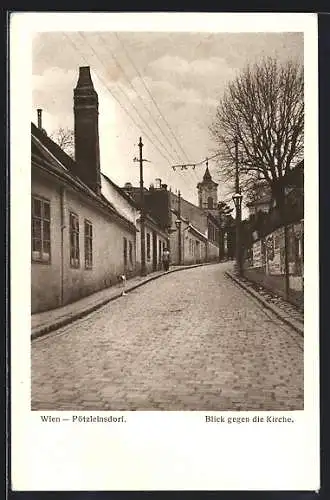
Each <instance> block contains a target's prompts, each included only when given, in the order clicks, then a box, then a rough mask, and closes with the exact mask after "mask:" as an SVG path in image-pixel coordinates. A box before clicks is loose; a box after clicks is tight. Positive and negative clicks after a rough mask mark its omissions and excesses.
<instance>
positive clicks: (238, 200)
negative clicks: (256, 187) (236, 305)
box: [234, 136, 242, 275]
mask: <svg viewBox="0 0 330 500" xmlns="http://www.w3.org/2000/svg"><path fill="white" fill-rule="evenodd" d="M234 203H235V207H236V265H237V272H238V274H239V275H241V274H242V251H241V234H240V232H241V203H242V195H241V191H240V187H239V174H238V137H237V136H236V137H235V196H234Z"/></svg>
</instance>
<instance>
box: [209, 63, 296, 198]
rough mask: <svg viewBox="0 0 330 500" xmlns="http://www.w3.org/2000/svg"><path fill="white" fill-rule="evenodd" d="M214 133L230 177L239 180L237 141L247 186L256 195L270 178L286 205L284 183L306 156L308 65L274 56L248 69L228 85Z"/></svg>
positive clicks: (226, 176) (224, 173)
mask: <svg viewBox="0 0 330 500" xmlns="http://www.w3.org/2000/svg"><path fill="white" fill-rule="evenodd" d="M210 131H211V134H212V136H213V138H214V139H215V141H216V143H217V145H218V147H219V150H220V152H221V154H220V156H219V159H220V162H221V163H220V165H221V172H220V173H221V174H222V176H223V177H224V179H225V180H231V179H233V178H234V172H235V139H236V138H237V140H238V159H239V172H240V180H241V186H242V188H243V189H244V190H245V191H246V192H247V193H249V194H251V193H253V191H254V186H255V184H256V180H260V179H264V180H265V181H266V182H267V183H268V185H269V187H270V190H271V193H272V196H273V198H274V199H275V200H276V202H277V204H278V206H279V207H282V205H283V203H284V189H283V188H284V186H283V181H282V179H283V177H284V175H285V174H286V173H287V172H288V171H289V170H290V169H291V168H292V167H293V166H294V165H295V164H296V163H297V162H298V161H299V160H300V159H302V157H303V146H304V81H303V69H302V66H301V65H300V64H299V63H297V62H293V61H288V62H286V63H284V64H280V63H279V62H278V61H277V60H276V59H274V58H267V59H264V60H262V61H261V62H260V63H257V64H254V65H252V66H251V65H249V66H247V67H246V68H245V69H244V70H243V71H242V73H241V74H240V75H239V76H237V78H236V79H235V80H234V81H232V82H231V83H230V84H229V85H228V87H227V89H226V91H225V94H224V97H223V99H222V100H221V101H220V104H219V106H218V108H217V112H216V116H215V120H214V122H213V124H212V125H211V127H210Z"/></svg>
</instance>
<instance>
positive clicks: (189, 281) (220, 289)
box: [31, 264, 303, 411]
mask: <svg viewBox="0 0 330 500" xmlns="http://www.w3.org/2000/svg"><path fill="white" fill-rule="evenodd" d="M228 266H230V265H229V264H214V265H209V266H204V267H198V268H194V269H189V270H184V271H182V272H176V273H173V274H169V275H167V276H163V277H161V278H159V279H157V280H155V281H152V282H150V283H148V284H146V285H143V286H142V287H141V288H139V289H137V290H135V291H133V292H131V293H129V294H127V295H126V296H124V297H121V298H119V299H117V300H116V301H114V302H111V303H109V304H107V305H105V306H103V307H102V308H101V309H99V310H97V311H95V312H93V313H92V314H90V315H89V316H87V317H85V318H83V319H81V320H78V321H76V322H74V323H72V324H71V325H69V326H66V327H64V328H62V329H59V330H57V331H55V332H53V333H51V334H49V335H47V336H45V337H40V338H39V339H36V340H34V341H33V342H32V354H31V356H32V409H33V410H95V411H96V410H208V411H209V410H212V411H216V410H219V411H221V410H233V411H235V410H301V409H303V338H302V337H301V336H300V335H299V334H298V333H296V332H295V331H293V330H291V329H290V328H289V327H288V326H286V325H284V324H283V323H282V322H281V321H280V320H278V319H277V318H276V317H275V316H273V315H272V314H271V313H270V312H267V311H266V310H264V309H263V308H262V306H261V305H260V304H259V303H258V302H257V301H256V300H255V299H254V298H252V297H251V296H250V295H248V294H247V293H246V292H245V291H244V290H242V289H241V288H240V287H238V286H237V285H236V284H235V283H233V282H232V281H231V280H230V279H229V278H228V277H226V276H225V274H224V273H225V270H226V269H228Z"/></svg>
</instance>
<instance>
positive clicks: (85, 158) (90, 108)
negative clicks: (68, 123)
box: [74, 66, 101, 194]
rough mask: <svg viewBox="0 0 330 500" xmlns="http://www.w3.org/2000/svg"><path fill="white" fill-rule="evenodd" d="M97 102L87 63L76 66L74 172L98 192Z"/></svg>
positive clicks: (99, 178)
mask: <svg viewBox="0 0 330 500" xmlns="http://www.w3.org/2000/svg"><path fill="white" fill-rule="evenodd" d="M98 107H99V103H98V96H97V93H96V91H95V89H94V85H93V82H92V78H91V74H90V68H89V66H82V67H80V68H79V78H78V82H77V86H76V88H75V89H74V136H75V160H76V170H77V172H75V173H76V175H78V176H79V177H80V179H81V180H82V181H83V182H84V183H85V184H87V186H89V187H90V188H91V189H93V191H95V192H96V193H98V194H100V191H101V170H100V150H99V111H98Z"/></svg>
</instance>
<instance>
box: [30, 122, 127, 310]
mask: <svg viewBox="0 0 330 500" xmlns="http://www.w3.org/2000/svg"><path fill="white" fill-rule="evenodd" d="M31 140H32V158H31V182H32V184H31V205H32V206H31V216H32V227H31V235H32V239H31V311H32V313H35V312H40V311H45V310H48V309H53V308H56V307H60V306H62V305H65V304H68V303H70V302H73V301H75V300H78V299H79V298H81V297H83V296H86V295H89V294H90V293H93V292H95V291H97V290H100V289H102V288H105V287H108V286H110V285H112V284H114V283H116V282H118V276H119V275H120V274H122V273H123V272H124V258H123V249H122V241H123V239H124V238H126V239H127V241H132V242H133V245H135V240H136V227H135V225H134V224H133V223H132V222H131V221H129V220H128V219H127V218H125V217H124V216H122V215H121V214H120V213H119V212H117V210H116V209H115V208H114V207H113V206H112V205H111V204H110V203H109V202H108V201H107V200H106V199H105V198H103V197H102V196H101V195H100V194H98V193H96V192H95V191H94V190H93V189H91V188H90V187H89V186H88V185H86V184H84V183H83V182H82V181H81V180H80V179H79V177H77V176H76V175H74V174H73V173H72V168H71V167H72V163H73V161H72V160H71V158H70V157H66V155H65V153H64V154H63V152H62V151H61V150H60V148H59V147H58V146H57V145H56V144H55V143H53V141H51V139H49V138H48V137H47V136H46V135H45V133H44V132H43V131H42V130H40V129H38V128H37V127H35V126H34V125H33V124H32V129H31ZM64 155H65V156H64ZM59 157H60V158H59ZM61 160H62V161H63V160H64V161H63V163H62V161H61ZM133 255H135V254H133Z"/></svg>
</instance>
